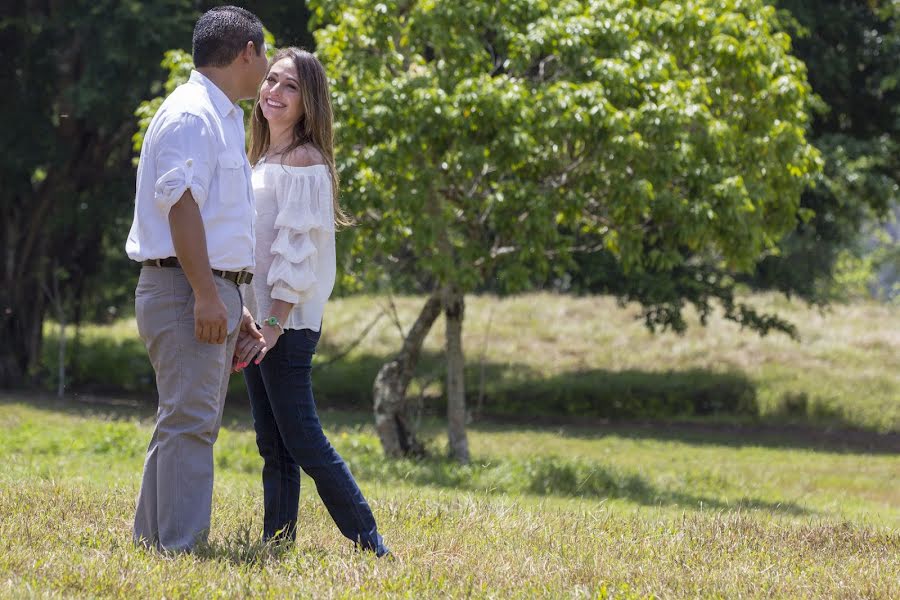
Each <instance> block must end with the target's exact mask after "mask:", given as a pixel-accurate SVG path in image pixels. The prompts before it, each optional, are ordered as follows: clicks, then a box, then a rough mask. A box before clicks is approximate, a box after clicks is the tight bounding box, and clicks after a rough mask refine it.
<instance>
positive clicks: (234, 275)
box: [141, 256, 253, 285]
mask: <svg viewBox="0 0 900 600" xmlns="http://www.w3.org/2000/svg"><path fill="white" fill-rule="evenodd" d="M141 264H142V265H143V266H145V267H170V268H171V267H174V268H178V269H180V268H181V263H180V262H178V259H177V258H175V257H174V256H170V257H169V258H154V259H150V260H145V261H144V262H142V263H141ZM212 274H213V275H215V276H216V277H221V278H222V279H227V280H228V281H232V282H234V283H236V284H237V285H241V284H242V283H250V282H251V281H253V273H251V272H250V271H221V270H219V269H213V270H212Z"/></svg>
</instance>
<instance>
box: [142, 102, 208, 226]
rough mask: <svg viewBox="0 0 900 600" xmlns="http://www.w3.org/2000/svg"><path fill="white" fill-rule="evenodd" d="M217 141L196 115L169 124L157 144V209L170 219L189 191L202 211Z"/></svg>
mask: <svg viewBox="0 0 900 600" xmlns="http://www.w3.org/2000/svg"><path fill="white" fill-rule="evenodd" d="M215 147H216V146H215V140H214V139H213V136H212V132H211V131H210V128H209V125H207V123H206V122H205V121H204V120H203V119H202V118H200V117H198V116H196V115H192V114H179V115H177V117H175V118H173V119H172V121H171V122H169V123H165V124H163V126H162V130H161V131H160V134H159V138H158V141H157V154H156V186H155V193H154V200H155V202H156V207H157V208H158V209H159V211H160V212H161V213H162V214H163V216H165V217H168V216H169V211H170V210H171V209H172V206H173V205H174V204H175V203H176V202H178V200H179V199H180V198H181V196H182V195H183V194H184V192H185V191H186V190H190V191H191V196H193V198H194V201H195V202H196V203H197V206H199V207H200V208H201V209H202V208H203V204H204V203H205V202H206V198H207V195H208V194H209V186H210V182H211V180H212V173H213V167H214V165H215V162H214V161H215V158H216V151H215Z"/></svg>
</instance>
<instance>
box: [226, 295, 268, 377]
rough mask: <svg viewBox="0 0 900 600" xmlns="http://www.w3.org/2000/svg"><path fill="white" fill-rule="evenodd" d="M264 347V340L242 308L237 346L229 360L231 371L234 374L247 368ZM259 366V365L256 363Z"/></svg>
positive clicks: (245, 309)
mask: <svg viewBox="0 0 900 600" xmlns="http://www.w3.org/2000/svg"><path fill="white" fill-rule="evenodd" d="M265 347H266V339H265V337H264V336H263V334H262V332H261V331H260V330H259V329H258V328H257V327H256V321H254V320H253V315H251V314H250V311H249V310H247V307H246V306H245V307H244V310H243V314H242V315H241V330H240V331H239V332H238V339H237V344H236V345H235V347H234V357H232V359H231V369H232V371H234V372H235V373H237V372H238V371H240V370H241V369H243V368H245V367H247V366H248V365H249V364H250V361H251V360H253V357H254V356H256V355H257V354H258V353H259V352H260V351H262V350H263V349H264V348H265ZM257 364H259V363H257Z"/></svg>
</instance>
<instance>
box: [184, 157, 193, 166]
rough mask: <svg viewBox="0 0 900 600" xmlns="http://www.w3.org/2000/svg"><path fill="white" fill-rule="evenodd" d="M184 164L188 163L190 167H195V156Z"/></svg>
mask: <svg viewBox="0 0 900 600" xmlns="http://www.w3.org/2000/svg"><path fill="white" fill-rule="evenodd" d="M184 164H186V165H187V166H189V167H193V166H194V159H193V158H189V159H187V161H185V163H184Z"/></svg>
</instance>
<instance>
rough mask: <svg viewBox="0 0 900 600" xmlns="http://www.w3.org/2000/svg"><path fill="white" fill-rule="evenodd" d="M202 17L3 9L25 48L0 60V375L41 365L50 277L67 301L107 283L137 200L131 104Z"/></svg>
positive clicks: (58, 5)
mask: <svg viewBox="0 0 900 600" xmlns="http://www.w3.org/2000/svg"><path fill="white" fill-rule="evenodd" d="M195 18H196V13H195V12H194V10H193V7H192V3H191V2H188V1H187V0H184V1H176V0H166V1H161V2H152V3H145V2H138V1H135V0H127V1H116V2H112V1H110V0H101V1H95V2H85V1H75V2H49V3H48V2H44V3H36V2H21V3H17V4H15V6H11V7H9V8H7V9H5V12H4V17H3V19H2V20H0V44H2V46H3V47H4V48H15V49H16V50H15V52H12V53H9V54H8V55H7V56H6V59H5V60H4V61H3V64H2V65H0V81H2V82H3V83H4V93H3V95H2V97H0V109H2V110H0V114H2V115H3V116H2V119H3V122H2V124H0V143H2V146H3V147H4V148H7V149H10V152H7V154H6V156H5V157H4V161H3V163H2V165H0V178H2V181H3V186H2V190H0V194H2V203H0V217H2V223H3V234H2V240H3V242H2V246H3V248H2V252H3V260H2V263H0V310H2V315H0V337H2V339H3V341H4V343H3V347H2V349H0V387H10V386H15V385H21V384H23V383H27V381H28V379H29V377H30V376H31V375H33V374H34V373H35V372H36V370H37V367H38V360H39V357H40V347H41V341H42V329H43V322H44V316H45V314H46V311H47V308H48V306H47V302H48V298H47V294H46V293H45V290H46V289H51V288H52V287H53V284H52V283H51V279H52V277H54V276H58V277H59V282H58V288H57V289H58V296H59V300H60V301H61V302H62V301H63V299H72V298H76V297H79V296H81V295H82V294H84V292H85V290H89V289H91V288H100V287H102V286H104V285H105V284H106V282H104V281H101V280H99V276H100V275H101V274H102V273H103V271H104V268H105V265H104V253H103V249H104V248H108V247H110V246H112V245H116V246H117V247H119V248H122V247H123V244H124V240H125V236H126V235H127V232H128V222H129V220H130V216H131V208H132V206H133V198H134V170H133V169H132V167H131V144H130V143H129V138H130V137H131V135H132V133H133V132H134V129H135V122H134V119H133V118H132V111H133V108H134V106H135V105H136V104H137V102H138V101H139V100H140V99H141V98H143V97H146V96H147V95H148V94H149V93H150V91H151V88H152V85H153V82H154V81H156V80H157V79H158V78H159V73H160V70H159V56H160V54H161V53H162V51H163V50H164V49H165V48H168V47H171V46H181V45H185V43H186V41H187V43H189V41H190V36H191V30H192V27H193V22H194V19H195ZM122 254H124V252H123V253H122ZM123 261H124V259H123ZM67 304H71V302H68V303H67Z"/></svg>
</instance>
